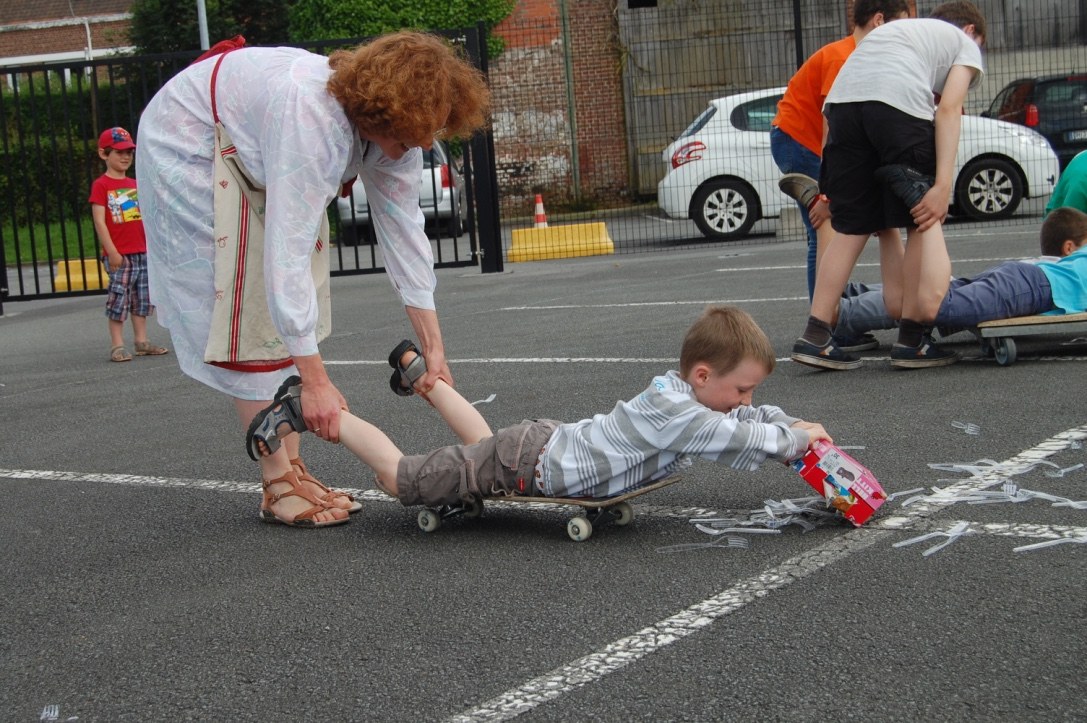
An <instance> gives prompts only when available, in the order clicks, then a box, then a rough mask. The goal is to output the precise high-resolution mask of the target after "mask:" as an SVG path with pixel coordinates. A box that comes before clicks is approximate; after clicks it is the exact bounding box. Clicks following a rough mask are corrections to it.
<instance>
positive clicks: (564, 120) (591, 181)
mask: <svg viewBox="0 0 1087 723" xmlns="http://www.w3.org/2000/svg"><path fill="white" fill-rule="evenodd" d="M567 5H568V12H569V15H568V25H569V28H570V33H571V38H570V45H569V50H570V66H571V80H572V83H571V85H572V88H568V87H567V74H566V58H565V56H564V53H565V52H566V51H567V46H566V45H565V44H564V41H563V32H562V30H563V28H562V18H561V16H560V9H559V4H558V0H521V1H520V2H519V3H518V4H517V7H516V9H515V10H514V12H513V14H512V15H510V17H508V18H506V20H504V21H503V22H502V23H501V24H499V25H498V27H497V28H496V29H495V33H496V35H498V36H499V37H501V38H502V39H503V40H504V41H505V43H506V49H505V52H503V54H502V55H501V56H500V57H499V58H498V59H497V60H496V61H495V62H493V63H492V64H491V88H492V91H493V93H494V126H493V127H494V136H495V155H496V160H497V166H498V179H499V188H500V191H501V196H502V206H503V211H504V212H506V213H511V214H522V215H523V214H531V212H532V204H533V201H534V199H535V194H537V193H541V194H543V195H544V199H545V203H546V204H547V206H548V208H549V209H554V208H561V207H562V206H564V205H573V204H575V202H576V200H577V197H578V195H579V194H578V193H577V189H576V188H575V174H574V159H575V156H576V158H577V163H578V165H577V169H578V174H577V176H578V178H579V179H580V196H581V199H582V200H583V201H584V202H586V203H590V204H593V205H603V206H606V205H609V204H614V202H616V201H618V200H619V199H621V198H623V197H625V195H626V193H627V190H628V187H629V183H628V175H627V174H628V171H627V161H626V145H625V143H626V142H625V133H624V126H623V111H622V108H623V104H622V86H621V79H620V75H619V64H618V54H617V52H616V50H615V37H616V29H615V17H614V9H615V0H569V1H568V3H567ZM571 92H572V94H573V101H574V109H575V110H574V113H575V114H576V115H575V116H574V120H575V123H576V126H577V138H576V139H574V137H573V129H572V125H571V122H570V120H571V119H570V111H571V109H570V102H569V100H570V99H569V95H570V93H571ZM575 141H576V144H577V145H576V154H575V147H574V143H575Z"/></svg>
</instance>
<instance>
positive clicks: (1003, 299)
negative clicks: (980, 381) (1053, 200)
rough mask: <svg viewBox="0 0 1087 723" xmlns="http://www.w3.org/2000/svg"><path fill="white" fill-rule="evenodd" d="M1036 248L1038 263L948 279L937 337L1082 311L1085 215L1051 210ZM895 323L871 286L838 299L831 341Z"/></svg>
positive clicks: (1086, 285)
mask: <svg viewBox="0 0 1087 723" xmlns="http://www.w3.org/2000/svg"><path fill="white" fill-rule="evenodd" d="M1039 242H1040V244H1041V250H1042V254H1043V256H1041V257H1040V258H1036V259H1030V260H1019V261H1004V262H1002V263H1000V264H997V265H996V266H993V267H990V268H988V269H986V270H984V271H982V272H980V273H978V274H976V275H975V276H972V277H969V278H956V279H952V280H951V286H950V287H949V288H948V291H947V294H946V295H945V296H944V299H943V301H942V302H941V303H940V311H939V312H938V313H937V314H936V321H935V324H936V326H937V328H939V329H940V330H941V332H940V334H941V336H946V335H949V334H952V333H954V332H956V331H960V330H963V329H970V328H973V327H976V326H977V325H978V324H981V323H983V322H986V321H993V320H995V319H1014V318H1016V317H1020V316H1031V315H1034V314H1076V313H1079V312H1082V311H1087V214H1084V213H1083V212H1082V211H1079V210H1077V209H1074V208H1070V207H1064V206H1062V207H1059V208H1055V209H1053V210H1052V211H1050V212H1049V215H1048V216H1046V218H1045V221H1043V222H1042V228H1041V230H1040V232H1039ZM897 323H898V322H896V321H895V320H894V319H893V318H892V317H891V315H890V314H889V313H888V312H887V307H886V305H885V304H884V303H883V286H882V285H880V284H872V285H869V286H865V287H864V288H863V290H862V291H861V293H858V294H854V295H852V296H848V297H843V298H842V299H841V301H840V302H839V306H838V320H837V326H836V327H835V331H834V335H835V336H842V337H843V338H844V337H852V336H860V335H862V334H865V333H867V332H869V331H874V330H877V329H891V328H894V327H895V326H896V325H897Z"/></svg>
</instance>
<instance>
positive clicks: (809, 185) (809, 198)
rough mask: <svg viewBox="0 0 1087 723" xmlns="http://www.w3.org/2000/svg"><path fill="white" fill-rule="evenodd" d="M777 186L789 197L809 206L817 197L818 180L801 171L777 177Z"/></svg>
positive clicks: (805, 206)
mask: <svg viewBox="0 0 1087 723" xmlns="http://www.w3.org/2000/svg"><path fill="white" fill-rule="evenodd" d="M778 188H780V189H781V192H782V193H784V194H785V195H786V196H788V197H789V198H792V199H794V200H797V201H799V202H800V203H801V204H802V205H803V206H804V208H809V209H810V208H811V207H812V205H813V204H814V203H815V201H816V200H817V199H818V198H819V182H818V181H816V180H815V179H814V178H812V177H811V176H805V175H804V174H803V173H786V174H785V175H784V176H782V177H781V178H779V179H778Z"/></svg>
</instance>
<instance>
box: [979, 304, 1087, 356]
mask: <svg viewBox="0 0 1087 723" xmlns="http://www.w3.org/2000/svg"><path fill="white" fill-rule="evenodd" d="M1064 332H1068V333H1082V332H1087V312H1081V313H1079V314H1052V315H1050V314H1038V315H1035V316H1017V317H1014V318H1012V319H994V320H993V321H983V322H981V323H980V324H978V326H977V335H978V337H979V339H980V341H981V351H982V352H983V353H984V354H985V356H992V357H994V358H996V362H997V364H999V365H1000V366H1009V365H1011V364H1014V363H1015V354H1016V349H1015V339H1014V338H1013V337H1020V336H1037V335H1039V334H1060V333H1064Z"/></svg>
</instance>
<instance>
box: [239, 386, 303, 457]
mask: <svg viewBox="0 0 1087 723" xmlns="http://www.w3.org/2000/svg"><path fill="white" fill-rule="evenodd" d="M301 384H302V379H301V378H300V377H299V376H297V375H294V376H290V377H287V379H286V381H284V382H283V384H281V385H280V386H279V389H278V390H277V391H276V394H275V397H274V398H273V400H272V403H271V404H269V405H268V406H267V407H265V408H264V409H262V410H260V411H259V412H257V414H256V416H254V417H253V421H252V422H250V423H249V430H248V431H247V432H246V433H245V451H246V452H248V453H249V457H250V458H251V459H254V460H259V459H260V458H261V457H262V456H264V455H263V454H262V453H261V449H260V447H259V446H258V445H257V442H263V443H264V445H265V447H266V448H267V450H268V451H267V454H272V453H273V452H275V451H276V450H277V449H279V445H280V443H281V441H280V437H281V435H280V433H279V428H280V427H281V426H283V425H284V424H286V425H288V426H289V427H290V430H289V431H288V432H286V434H290V433H291V432H305V431H306V420H305V419H303V418H302V402H301V399H300V398H299V397H300V395H301V394H302V386H301Z"/></svg>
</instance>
